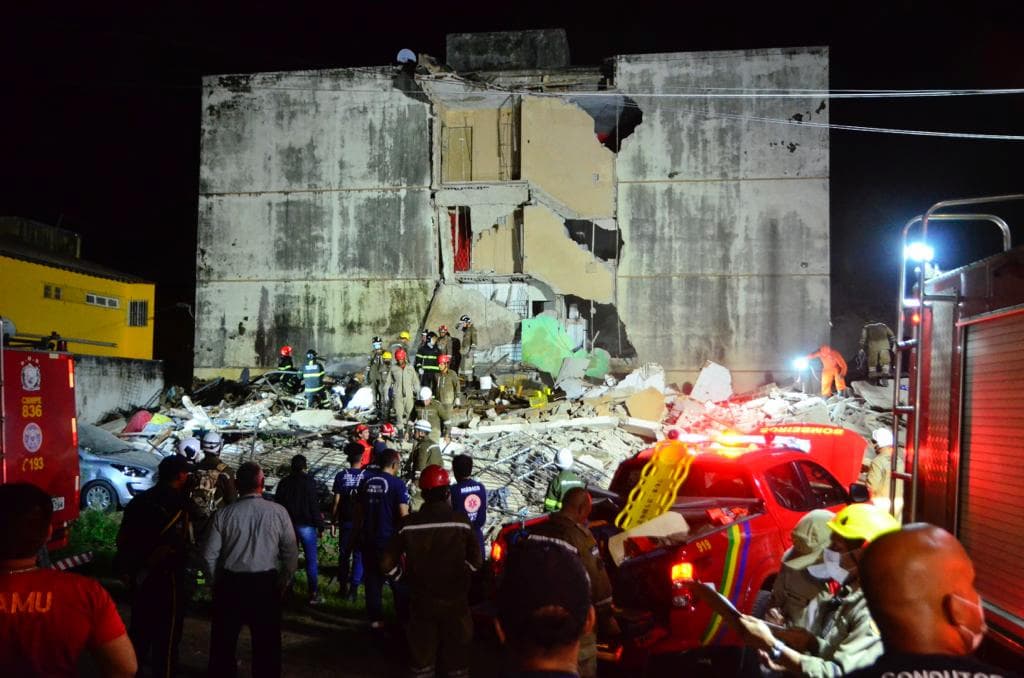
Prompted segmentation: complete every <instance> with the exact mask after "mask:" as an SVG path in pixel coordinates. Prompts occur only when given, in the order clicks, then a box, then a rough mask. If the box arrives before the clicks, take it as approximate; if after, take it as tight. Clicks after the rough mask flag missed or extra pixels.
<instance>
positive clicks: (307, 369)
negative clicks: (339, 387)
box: [302, 349, 325, 408]
mask: <svg viewBox="0 0 1024 678" xmlns="http://www.w3.org/2000/svg"><path fill="white" fill-rule="evenodd" d="M302 383H303V386H304V387H305V388H304V393H305V394H306V407H310V408H312V407H314V406H316V405H319V404H321V402H322V401H323V397H324V393H325V391H324V366H323V365H322V364H321V363H320V362H319V360H317V355H316V351H314V350H313V349H309V350H308V351H306V364H305V365H304V366H303V367H302Z"/></svg>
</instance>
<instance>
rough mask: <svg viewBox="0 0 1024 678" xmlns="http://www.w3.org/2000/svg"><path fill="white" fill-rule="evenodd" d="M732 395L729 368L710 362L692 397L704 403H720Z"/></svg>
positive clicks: (699, 378) (702, 369) (700, 375)
mask: <svg viewBox="0 0 1024 678" xmlns="http://www.w3.org/2000/svg"><path fill="white" fill-rule="evenodd" d="M731 395H732V373H730V372H729V370H728V368H726V367H723V366H722V365H719V364H718V363H713V362H711V361H708V362H706V363H704V367H703V368H701V371H700V374H699V375H697V383H695V384H694V385H693V391H692V392H691V393H690V397H691V398H693V399H694V400H696V401H698V402H702V403H707V402H712V403H720V402H722V401H723V400H728V399H729V396H731Z"/></svg>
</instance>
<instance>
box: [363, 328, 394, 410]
mask: <svg viewBox="0 0 1024 678" xmlns="http://www.w3.org/2000/svg"><path fill="white" fill-rule="evenodd" d="M371 346H372V348H373V352H372V353H370V360H369V362H368V363H367V365H366V373H365V378H364V382H365V383H366V385H367V386H369V387H370V389H371V390H372V391H373V408H374V413H375V414H376V415H377V419H378V420H379V421H384V419H386V418H387V409H386V407H385V404H386V403H387V399H388V389H390V388H391V370H390V369H389V368H388V366H386V365H385V364H384V343H383V342H382V341H381V338H380V337H374V338H373V342H372V343H371ZM389 355H390V354H389Z"/></svg>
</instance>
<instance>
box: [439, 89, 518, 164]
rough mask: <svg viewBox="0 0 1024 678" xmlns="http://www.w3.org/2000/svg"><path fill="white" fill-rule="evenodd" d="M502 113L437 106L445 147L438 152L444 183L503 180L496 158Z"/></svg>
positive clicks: (495, 110)
mask: <svg viewBox="0 0 1024 678" xmlns="http://www.w3.org/2000/svg"><path fill="white" fill-rule="evenodd" d="M501 114H502V111H499V110H498V109H493V108H490V109H488V108H484V109H479V108H478V109H470V110H460V109H451V108H443V107H438V117H439V118H440V119H441V121H442V124H443V125H444V126H445V128H446V133H445V135H444V142H445V147H444V148H442V149H441V153H442V155H441V158H442V160H441V162H442V165H443V168H442V176H443V177H445V179H446V180H451V181H498V180H499V179H501V178H502V177H501V175H500V169H499V156H498V126H499V117H501ZM506 115H507V112H506ZM463 156H468V157H463ZM467 160H468V167H467V166H466V161H467ZM460 170H462V171H460ZM459 175H462V176H461V177H460V176H459Z"/></svg>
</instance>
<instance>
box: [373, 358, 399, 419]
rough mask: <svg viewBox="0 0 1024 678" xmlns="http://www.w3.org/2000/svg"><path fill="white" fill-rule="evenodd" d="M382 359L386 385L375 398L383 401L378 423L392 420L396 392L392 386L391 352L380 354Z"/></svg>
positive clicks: (375, 394)
mask: <svg viewBox="0 0 1024 678" xmlns="http://www.w3.org/2000/svg"><path fill="white" fill-rule="evenodd" d="M380 359H381V360H382V361H383V363H384V370H383V376H384V384H383V386H382V387H381V389H380V394H379V396H378V394H377V393H376V392H375V393H374V396H375V397H379V398H380V399H381V401H382V402H381V409H380V411H379V412H378V414H377V420H378V421H388V420H389V419H391V393H392V391H393V390H394V389H393V388H392V384H391V379H392V375H391V365H392V354H391V351H384V352H383V353H381V354H380Z"/></svg>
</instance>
